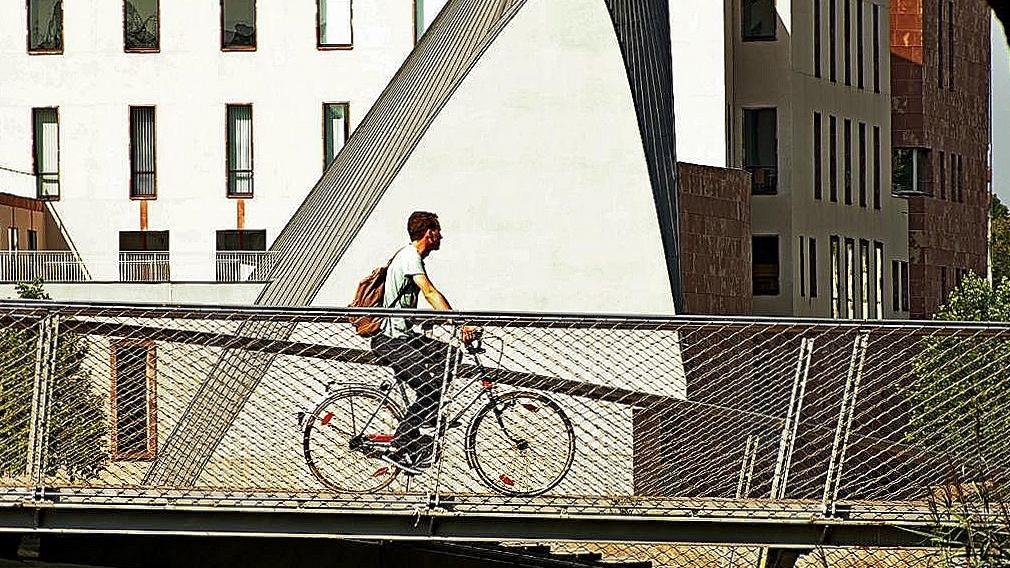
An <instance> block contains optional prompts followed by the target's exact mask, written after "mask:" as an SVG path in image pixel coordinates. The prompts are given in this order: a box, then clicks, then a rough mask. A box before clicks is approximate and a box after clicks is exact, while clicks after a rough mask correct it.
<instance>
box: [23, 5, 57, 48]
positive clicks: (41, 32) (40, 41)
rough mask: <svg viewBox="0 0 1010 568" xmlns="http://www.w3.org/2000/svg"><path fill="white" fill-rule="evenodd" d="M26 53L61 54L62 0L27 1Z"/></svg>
mask: <svg viewBox="0 0 1010 568" xmlns="http://www.w3.org/2000/svg"><path fill="white" fill-rule="evenodd" d="M28 51H29V52H31V53H62V52H63V0H28Z"/></svg>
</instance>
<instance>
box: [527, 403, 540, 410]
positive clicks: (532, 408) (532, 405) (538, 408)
mask: <svg viewBox="0 0 1010 568" xmlns="http://www.w3.org/2000/svg"><path fill="white" fill-rule="evenodd" d="M523 408H525V409H526V410H529V411H530V412H539V411H540V407H539V406H537V405H535V404H529V403H527V404H524V405H523Z"/></svg>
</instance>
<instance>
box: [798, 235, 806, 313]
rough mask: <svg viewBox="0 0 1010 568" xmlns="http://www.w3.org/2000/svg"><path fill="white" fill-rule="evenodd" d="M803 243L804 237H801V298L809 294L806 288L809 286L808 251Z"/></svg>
mask: <svg viewBox="0 0 1010 568" xmlns="http://www.w3.org/2000/svg"><path fill="white" fill-rule="evenodd" d="M803 244H804V243H803V237H800V254H799V260H800V297H801V298H802V297H803V296H806V295H807V288H806V287H807V270H806V269H807V267H806V264H805V263H806V253H807V251H806V250H804V247H803Z"/></svg>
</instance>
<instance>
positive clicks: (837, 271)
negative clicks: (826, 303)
mask: <svg viewBox="0 0 1010 568" xmlns="http://www.w3.org/2000/svg"><path fill="white" fill-rule="evenodd" d="M840 249H841V241H840V240H839V238H838V236H836V235H831V317H833V318H835V319H838V318H840V317H842V253H841V250H840Z"/></svg>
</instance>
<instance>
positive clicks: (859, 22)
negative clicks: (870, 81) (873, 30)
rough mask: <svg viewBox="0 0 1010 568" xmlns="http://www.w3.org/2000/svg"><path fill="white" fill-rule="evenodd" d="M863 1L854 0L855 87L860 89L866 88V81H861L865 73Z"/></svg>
mask: <svg viewBox="0 0 1010 568" xmlns="http://www.w3.org/2000/svg"><path fill="white" fill-rule="evenodd" d="M864 1H865V0H856V86H857V87H858V88H860V89H864V88H866V81H865V80H864V79H863V75H865V72H866V62H865V61H864V59H865V51H866V50H865V49H864V46H863V44H864V43H865V42H864V41H863V32H864V31H865V29H866V28H865V25H864V23H863V2H864Z"/></svg>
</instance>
